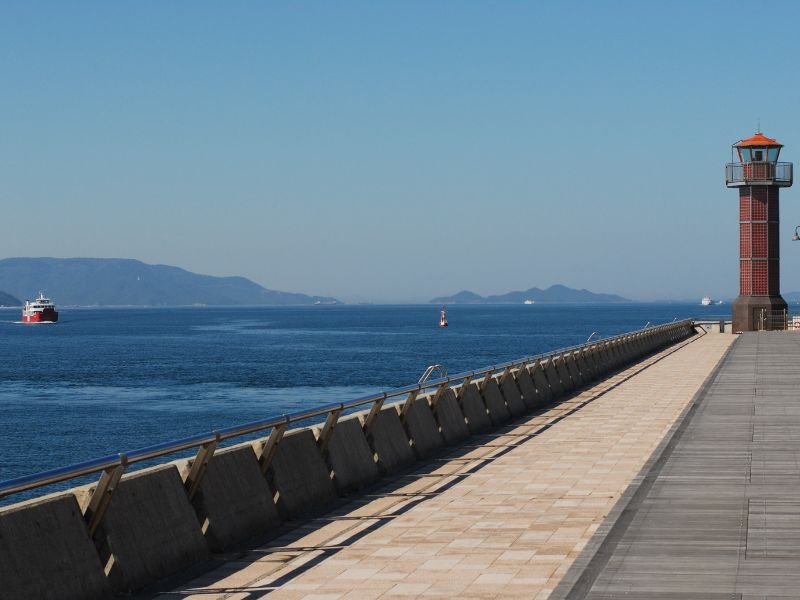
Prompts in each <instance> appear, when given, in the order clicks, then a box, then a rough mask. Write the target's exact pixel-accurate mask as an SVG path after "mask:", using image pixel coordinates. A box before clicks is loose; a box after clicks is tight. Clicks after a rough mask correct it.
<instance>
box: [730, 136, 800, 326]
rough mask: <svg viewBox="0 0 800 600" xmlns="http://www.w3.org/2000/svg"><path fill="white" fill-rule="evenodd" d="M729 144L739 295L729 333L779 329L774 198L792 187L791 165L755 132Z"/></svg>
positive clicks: (781, 305) (781, 307)
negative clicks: (736, 194)
mask: <svg viewBox="0 0 800 600" xmlns="http://www.w3.org/2000/svg"><path fill="white" fill-rule="evenodd" d="M733 148H734V149H735V150H736V155H737V156H738V158H739V162H732V163H729V164H728V165H726V167H725V184H726V185H727V186H728V187H734V188H739V297H738V298H736V300H735V302H734V303H733V331H756V330H759V329H774V328H783V324H784V319H785V315H786V302H785V301H784V299H783V298H781V292H780V270H779V267H780V264H779V262H780V259H779V240H778V197H779V193H780V189H781V188H782V187H789V186H790V185H792V163H785V162H778V155H779V154H780V152H781V148H783V145H782V144H779V143H778V142H777V141H776V140H773V139H771V138H768V137H766V136H765V135H763V134H761V133H760V132H759V133H756V134H755V135H754V136H753V137H751V138H749V139H746V140H741V141H739V142H736V143H735V144H734V145H733ZM732 154H733V153H732Z"/></svg>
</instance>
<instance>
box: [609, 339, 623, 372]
mask: <svg viewBox="0 0 800 600" xmlns="http://www.w3.org/2000/svg"><path fill="white" fill-rule="evenodd" d="M619 345H620V341H619V340H614V341H612V342H608V344H607V345H606V354H607V355H608V360H609V365H610V366H611V369H612V370H615V369H619V368H620V367H621V366H622V354H621V352H620V348H619Z"/></svg>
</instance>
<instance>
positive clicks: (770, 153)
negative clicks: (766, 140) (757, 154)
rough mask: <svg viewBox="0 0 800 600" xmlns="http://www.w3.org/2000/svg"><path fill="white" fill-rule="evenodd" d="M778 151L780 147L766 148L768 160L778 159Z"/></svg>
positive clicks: (774, 160)
mask: <svg viewBox="0 0 800 600" xmlns="http://www.w3.org/2000/svg"><path fill="white" fill-rule="evenodd" d="M778 152H780V148H770V149H769V150H767V157H768V159H769V162H776V161H777V160H778Z"/></svg>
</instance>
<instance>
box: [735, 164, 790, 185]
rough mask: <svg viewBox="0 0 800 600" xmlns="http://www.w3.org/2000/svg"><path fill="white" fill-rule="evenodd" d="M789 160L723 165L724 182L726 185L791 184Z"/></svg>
mask: <svg viewBox="0 0 800 600" xmlns="http://www.w3.org/2000/svg"><path fill="white" fill-rule="evenodd" d="M792 171H793V169H792V163H790V162H744V163H741V162H739V163H728V164H727V165H725V184H726V185H727V186H728V187H740V186H743V185H777V186H781V187H789V186H790V185H792V177H793V173H792Z"/></svg>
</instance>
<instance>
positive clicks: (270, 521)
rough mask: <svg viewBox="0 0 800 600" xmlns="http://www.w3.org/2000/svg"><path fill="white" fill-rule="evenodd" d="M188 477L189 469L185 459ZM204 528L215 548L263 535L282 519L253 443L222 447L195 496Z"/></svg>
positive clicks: (232, 546) (211, 461) (238, 544)
mask: <svg viewBox="0 0 800 600" xmlns="http://www.w3.org/2000/svg"><path fill="white" fill-rule="evenodd" d="M185 465H186V466H185V467H184V469H183V470H184V478H185V475H186V471H188V469H189V466H190V465H189V463H188V462H187V463H185ZM192 505H193V506H194V507H195V511H196V513H197V516H198V519H199V521H200V523H201V524H202V531H203V533H204V535H205V537H206V540H207V541H208V544H209V546H210V547H211V550H212V551H214V552H226V551H228V550H232V549H234V548H237V547H239V546H240V545H241V544H242V543H243V542H246V541H247V540H249V539H251V538H253V537H263V536H266V535H268V534H269V532H270V531H272V530H274V529H275V528H277V527H278V526H279V525H280V523H281V520H280V517H279V516H278V509H277V508H276V507H275V503H274V502H273V501H272V491H271V490H270V489H269V486H268V485H267V481H266V479H264V475H263V474H262V473H261V468H260V467H259V465H258V459H257V458H256V454H255V452H253V448H252V446H251V445H250V444H245V445H241V446H235V447H233V448H226V449H223V450H218V451H217V452H216V453H215V454H214V456H213V457H212V458H211V460H210V461H209V463H208V467H207V469H206V473H205V476H204V477H203V478H202V479H201V481H200V486H199V489H198V491H197V493H196V494H195V496H194V498H193V499H192Z"/></svg>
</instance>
